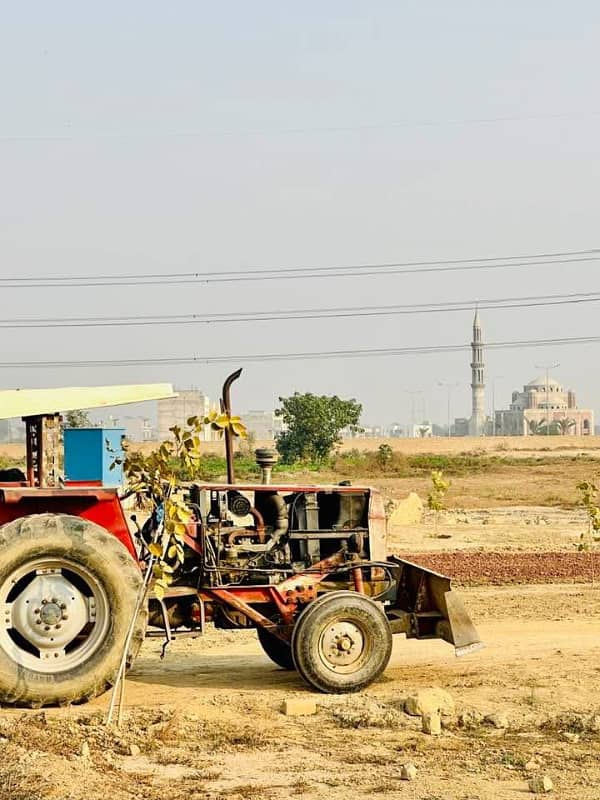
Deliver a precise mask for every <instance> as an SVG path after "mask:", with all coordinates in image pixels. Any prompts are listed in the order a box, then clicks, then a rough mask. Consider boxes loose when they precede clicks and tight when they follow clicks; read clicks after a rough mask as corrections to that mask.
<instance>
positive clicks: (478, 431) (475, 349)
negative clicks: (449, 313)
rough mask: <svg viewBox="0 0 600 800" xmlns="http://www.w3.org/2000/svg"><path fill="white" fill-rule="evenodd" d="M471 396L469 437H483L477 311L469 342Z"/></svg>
mask: <svg viewBox="0 0 600 800" xmlns="http://www.w3.org/2000/svg"><path fill="white" fill-rule="evenodd" d="M471 355H472V359H471V394H472V413H471V419H470V420H469V436H483V435H484V434H485V432H486V431H485V428H486V417H485V382H484V378H483V371H484V367H485V362H484V360H483V332H482V328H481V320H480V319H479V311H476V312H475V319H474V320H473V341H472V342H471Z"/></svg>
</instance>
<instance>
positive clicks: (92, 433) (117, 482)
mask: <svg viewBox="0 0 600 800" xmlns="http://www.w3.org/2000/svg"><path fill="white" fill-rule="evenodd" d="M124 436H125V428H65V430H64V446H65V482H66V483H78V484H91V485H92V486H98V485H100V486H121V484H122V483H123V467H122V465H121V464H118V465H117V466H115V468H114V469H112V470H111V468H110V467H111V464H113V463H114V460H115V459H116V458H120V457H121V456H122V455H123V437H124Z"/></svg>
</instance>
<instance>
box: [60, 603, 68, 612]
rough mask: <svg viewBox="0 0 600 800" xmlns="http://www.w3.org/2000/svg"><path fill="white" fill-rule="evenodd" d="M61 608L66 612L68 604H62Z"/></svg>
mask: <svg viewBox="0 0 600 800" xmlns="http://www.w3.org/2000/svg"><path fill="white" fill-rule="evenodd" d="M60 607H61V609H62V610H63V611H64V610H65V608H66V607H67V604H66V603H61V604H60Z"/></svg>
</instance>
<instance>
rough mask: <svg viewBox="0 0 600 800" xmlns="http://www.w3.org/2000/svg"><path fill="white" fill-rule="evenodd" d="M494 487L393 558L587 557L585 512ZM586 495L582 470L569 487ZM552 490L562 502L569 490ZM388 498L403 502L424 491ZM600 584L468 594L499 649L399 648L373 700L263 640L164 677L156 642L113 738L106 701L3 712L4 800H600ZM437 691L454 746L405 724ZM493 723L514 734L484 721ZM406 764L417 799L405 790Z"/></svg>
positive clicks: (446, 735)
mask: <svg viewBox="0 0 600 800" xmlns="http://www.w3.org/2000/svg"><path fill="white" fill-rule="evenodd" d="M497 477H498V476H489V477H488V476H471V477H469V478H468V479H465V480H469V481H471V480H472V482H471V483H470V484H469V486H468V487H467V488H466V489H465V487H464V485H463V486H462V488H461V491H462V492H463V495H465V496H466V493H468V492H471V495H470V496H472V498H473V503H472V506H471V507H470V508H469V507H468V505H467V504H465V505H463V506H461V510H460V511H457V510H454V511H451V512H447V513H444V514H442V515H439V516H438V517H437V518H436V517H435V516H434V515H425V517H424V519H423V521H422V522H421V523H419V524H413V525H395V526H393V527H392V528H391V530H390V538H389V542H390V550H391V551H392V552H402V553H404V554H406V555H407V556H410V554H413V555H414V554H418V553H421V554H423V557H424V558H425V557H436V556H437V555H438V554H440V553H441V554H443V552H444V551H448V550H452V551H454V552H455V553H458V556H457V557H458V558H460V557H461V554H464V553H465V551H466V552H467V553H468V554H470V555H472V556H476V557H477V558H483V559H485V558H490V556H489V553H491V552H493V553H500V554H501V555H502V557H504V558H505V559H510V558H512V557H515V556H519V557H522V558H525V559H527V558H532V557H538V556H540V557H543V558H545V557H546V556H547V554H548V553H550V554H551V557H552V558H553V559H558V560H559V561H566V560H567V556H570V555H572V554H574V553H575V552H576V547H577V544H578V542H579V536H580V534H581V532H582V530H584V529H585V519H584V518H583V516H582V514H581V512H580V511H569V510H564V509H559V508H552V507H548V506H546V507H541V506H540V507H537V506H536V505H535V494H534V495H533V496H532V495H531V493H530V494H529V496H528V499H527V500H526V501H525V503H524V506H526V507H521V505H520V502H521V501H520V500H519V499H518V495H519V492H518V489H519V486H518V483H516V482H515V478H516V473H515V474H512V477H511V481H512V483H509V482H508V479H507V483H506V485H505V486H504V488H503V487H502V486H500V487H499V486H498V485H497V486H496V492H497V493H498V492H502V491H505V492H506V495H507V496H506V499H505V500H504V501H502V505H503V506H505V507H498V504H497V503H496V502H488V501H487V500H486V498H485V496H482V492H481V490H482V489H483V488H484V487H485V485H486V484H485V483H483V481H484V480H487V481H490V480H491V481H496V479H497ZM576 479H577V476H576V475H575V467H572V470H571V472H569V473H568V474H566V475H565V476H564V482H565V486H572V485H574V483H575V480H576ZM461 480H462V479H461ZM478 480H479V481H480V482H479V484H478V483H477V481H478ZM536 480H537V476H536ZM541 480H547V481H548V486H547V487H546V486H544V487H543V489H542V491H550V489H551V485H552V481H554V484H555V483H556V473H555V472H554V473H551V472H549V473H548V474H547V475H546V477H544V476H542V477H541ZM389 487H391V488H390V492H393V493H394V495H395V497H396V498H399V497H403V496H406V494H407V493H408V489H409V488H414V482H413V486H412V487H409V483H408V482H407V484H406V485H405V484H404V483H402V484H401V485H398V484H395V485H393V486H392V484H391V483H390V484H389ZM389 487H388V488H389ZM527 490H529V491H530V490H531V487H526V486H524V487H523V494H525V493H526V491H527ZM454 491H456V488H454ZM536 491H537V490H536ZM565 491H566V490H565ZM422 496H424V495H422ZM515 497H516V499H515ZM511 500H512V502H511ZM532 501H533V502H534V505H533V506H532ZM515 503H519V506H515ZM476 504H477V507H476V508H474V507H473V506H475V505H476ZM481 506H484V507H483V508H481ZM465 508H467V510H466V511H465V510H464V509H465ZM583 555H586V554H583ZM462 557H463V558H464V556H462ZM598 572H599V578H597V579H596V583H595V584H592V583H590V582H589V581H588V582H580V583H562V584H554V583H546V584H539V585H528V584H520V585H516V586H507V585H500V586H473V585H467V586H462V587H459V591H460V592H461V594H462V596H463V599H464V600H465V602H466V605H467V607H468V609H469V611H470V613H471V615H472V618H473V620H474V622H475V624H476V625H477V627H478V630H479V632H480V634H481V636H482V639H483V640H484V641H485V643H486V649H484V650H482V651H480V652H478V653H474V654H472V655H470V656H467V657H464V658H462V659H456V658H455V657H454V654H453V650H452V648H451V647H450V646H449V645H447V644H445V643H443V642H440V641H431V642H415V641H406V640H404V639H403V638H402V637H396V641H395V643H394V652H393V656H392V660H391V662H390V665H389V668H388V669H387V671H386V673H385V674H384V676H383V678H382V679H381V680H380V681H378V682H377V683H376V684H374V685H373V686H371V687H370V688H369V689H368V690H367V691H365V692H363V693H361V694H359V695H352V696H323V695H317V694H315V693H313V692H311V691H310V690H308V689H307V688H306V687H305V686H304V685H303V684H302V683H301V681H300V680H299V678H298V676H297V675H296V674H295V673H293V672H292V673H289V672H284V671H282V670H280V669H278V668H276V667H275V666H274V665H273V664H272V663H271V662H270V661H269V660H268V659H267V658H266V656H265V655H264V654H263V653H262V651H261V649H260V647H259V645H258V642H257V640H256V636H255V633H254V632H253V631H236V632H224V631H215V630H213V629H211V628H209V630H208V632H207V634H206V635H205V637H203V638H196V639H186V638H181V639H178V640H177V641H175V642H174V643H173V644H172V646H171V648H170V650H169V651H168V652H167V656H166V658H165V660H164V661H160V658H159V652H160V646H161V643H162V642H161V640H158V639H149V640H147V641H146V642H145V644H144V647H143V649H142V652H141V654H140V656H139V658H138V659H137V661H136V663H135V665H134V668H133V670H132V671H131V673H130V675H129V678H128V681H127V689H126V698H125V699H126V711H125V719H124V724H123V726H122V728H121V729H120V730H113V729H110V730H109V729H107V728H106V727H105V725H104V724H103V723H104V716H105V712H106V708H107V704H108V701H109V697H108V696H107V695H105V696H103V697H101V698H98V699H96V700H95V701H93V702H92V703H90V704H88V705H86V706H81V707H76V708H75V707H72V708H65V709H50V710H47V711H45V712H43V713H40V712H35V711H33V712H32V711H28V712H22V711H20V710H8V709H3V710H0V747H1V748H2V755H3V757H2V759H0V800H96V798H98V799H100V798H105V797H111V800H140V799H141V800H159V799H160V800H163V798H169V800H184V799H185V800H225V799H226V798H227V800H244V799H245V800H263V798H266V799H267V800H269V799H272V800H284V799H285V798H294V797H299V798H307V800H317V799H318V800H321V798H323V799H324V798H327V800H329V799H330V798H331V796H332V795H335V796H339V797H344V798H345V797H350V798H358V799H359V800H362V799H363V798H380V797H381V798H392V799H393V800H395V799H396V798H398V799H402V800H518V799H519V798H524V797H527V796H531V797H533V796H534V795H533V794H530V793H529V790H528V781H529V780H530V778H531V777H532V776H533V775H536V774H543V775H548V776H549V777H550V778H551V779H552V781H553V782H554V786H555V791H554V795H553V796H555V797H558V798H561V800H575V799H577V800H598V798H599V797H600V790H599V789H598V788H597V787H598V786H600V699H599V697H598V687H599V685H600V622H599V620H600V570H599V571H598ZM547 579H548V580H551V576H548V578H547ZM427 687H438V688H441V689H443V690H445V691H447V692H448V693H449V694H450V695H451V697H452V698H453V700H454V703H455V706H456V708H455V711H454V712H453V713H452V714H450V715H449V716H448V717H447V718H445V722H444V725H445V727H444V730H443V733H442V735H441V736H439V737H432V736H428V735H426V734H424V733H422V731H421V726H420V720H419V718H416V717H410V716H408V715H406V714H405V713H404V711H403V704H404V699H405V698H406V696H407V695H409V694H410V693H412V692H414V691H416V690H419V689H424V688H427ZM294 697H301V698H308V699H313V700H314V701H316V704H317V712H316V714H314V715H310V716H305V717H287V716H285V715H284V714H283V713H282V711H281V707H282V703H283V701H284V700H285V699H287V698H294ZM494 714H495V715H496V718H495V719H496V723H497V721H498V719H499V716H498V715H500V716H502V715H505V716H506V718H507V720H506V721H507V727H505V726H504V722H503V723H502V725H503V726H502V727H496V726H495V724H493V721H492V722H490V721H488V722H486V721H485V719H484V718H485V717H486V716H488V715H494ZM409 761H410V762H412V763H414V764H415V765H416V767H417V770H418V772H417V778H416V780H415V781H413V782H406V781H402V780H401V779H400V767H401V765H402V764H404V763H406V762H409Z"/></svg>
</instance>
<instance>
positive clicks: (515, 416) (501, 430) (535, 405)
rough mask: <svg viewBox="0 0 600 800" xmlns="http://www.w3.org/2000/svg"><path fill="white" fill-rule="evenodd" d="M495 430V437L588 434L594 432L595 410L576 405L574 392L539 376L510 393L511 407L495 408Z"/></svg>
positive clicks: (552, 380)
mask: <svg viewBox="0 0 600 800" xmlns="http://www.w3.org/2000/svg"><path fill="white" fill-rule="evenodd" d="M495 429H496V433H497V435H498V436H527V435H531V434H536V433H548V432H549V433H563V434H565V435H568V434H570V435H573V436H590V435H592V434H593V433H594V412H593V411H592V410H590V409H582V408H577V400H576V397H575V392H573V391H571V390H570V389H569V390H565V389H563V387H562V386H561V385H560V384H559V383H558V381H555V380H554V379H552V378H547V377H544V376H540V377H539V378H535V379H534V380H532V381H530V382H529V383H528V384H526V385H525V386H524V387H523V391H522V392H519V391H515V392H513V394H512V402H511V404H510V408H508V409H506V410H500V411H496V419H495Z"/></svg>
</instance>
